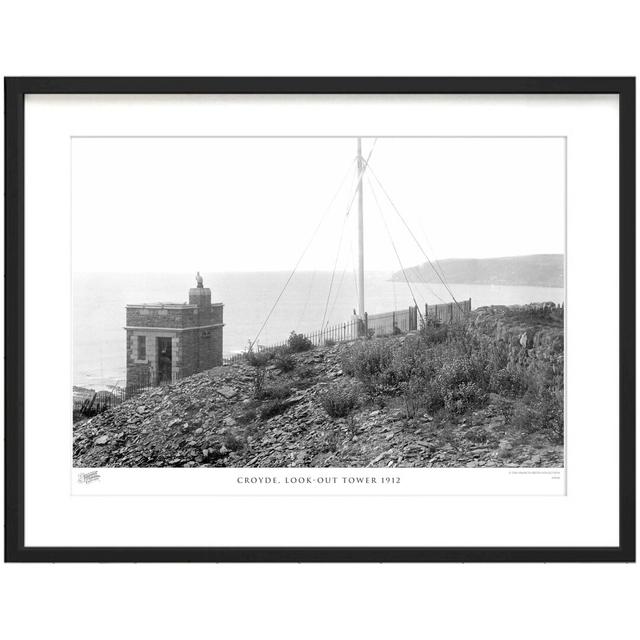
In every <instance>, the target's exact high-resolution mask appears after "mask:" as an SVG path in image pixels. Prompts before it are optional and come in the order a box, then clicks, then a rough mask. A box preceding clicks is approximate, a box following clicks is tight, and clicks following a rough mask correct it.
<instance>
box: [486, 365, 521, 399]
mask: <svg viewBox="0 0 640 640" xmlns="http://www.w3.org/2000/svg"><path fill="white" fill-rule="evenodd" d="M489 387H490V389H491V391H493V392H494V393H504V394H505V395H509V396H515V395H519V394H521V393H522V392H523V391H524V390H525V388H526V381H525V380H524V378H523V376H522V374H521V373H519V372H518V371H516V370H515V369H498V370H497V371H493V372H492V373H491V379H490V382H489Z"/></svg>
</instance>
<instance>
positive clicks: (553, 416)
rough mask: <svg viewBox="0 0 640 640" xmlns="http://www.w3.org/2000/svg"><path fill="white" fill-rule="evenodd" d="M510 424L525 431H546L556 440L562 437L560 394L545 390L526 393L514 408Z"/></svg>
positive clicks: (562, 418) (560, 439)
mask: <svg viewBox="0 0 640 640" xmlns="http://www.w3.org/2000/svg"><path fill="white" fill-rule="evenodd" d="M511 424H512V425H513V426H514V427H516V428H517V429H519V430H521V431H524V432H525V433H534V432H547V433H550V434H551V436H552V438H553V439H554V440H556V441H558V442H562V441H563V439H564V402H563V398H562V395H561V394H559V393H556V392H553V391H549V390H545V391H544V392H542V393H540V394H538V395H532V394H527V396H525V400H524V402H521V403H518V404H517V406H516V407H515V409H514V412H513V417H512V419H511Z"/></svg>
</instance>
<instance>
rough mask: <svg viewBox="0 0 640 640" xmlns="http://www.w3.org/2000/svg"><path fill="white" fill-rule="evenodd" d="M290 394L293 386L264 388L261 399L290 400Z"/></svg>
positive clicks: (282, 385)
mask: <svg viewBox="0 0 640 640" xmlns="http://www.w3.org/2000/svg"><path fill="white" fill-rule="evenodd" d="M290 394H291V386H290V385H288V384H284V383H283V384H274V385H269V386H265V387H263V389H262V393H261V395H260V397H261V398H266V399H270V400H284V399H285V398H288V397H289V395H290Z"/></svg>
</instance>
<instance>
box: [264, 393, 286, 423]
mask: <svg viewBox="0 0 640 640" xmlns="http://www.w3.org/2000/svg"><path fill="white" fill-rule="evenodd" d="M288 406H289V404H288V403H287V402H286V401H285V400H281V399H280V398H274V399H273V400H269V401H268V402H265V404H264V405H263V406H262V408H261V409H260V417H261V418H262V419H263V420H268V419H269V418H272V417H273V416H277V415H279V414H280V413H283V412H284V411H286V409H287V407H288Z"/></svg>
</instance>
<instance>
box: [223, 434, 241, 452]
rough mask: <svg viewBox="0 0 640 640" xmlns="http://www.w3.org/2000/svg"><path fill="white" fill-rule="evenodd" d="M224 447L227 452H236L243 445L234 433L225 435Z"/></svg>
mask: <svg viewBox="0 0 640 640" xmlns="http://www.w3.org/2000/svg"><path fill="white" fill-rule="evenodd" d="M223 444H224V446H225V447H226V448H227V449H229V451H237V450H238V449H240V448H241V447H242V445H243V442H242V440H241V439H240V438H239V437H238V436H237V435H236V434H235V433H231V432H229V433H226V434H225V436H224V440H223Z"/></svg>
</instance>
